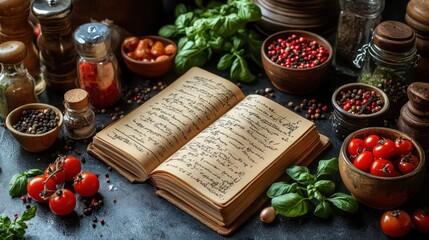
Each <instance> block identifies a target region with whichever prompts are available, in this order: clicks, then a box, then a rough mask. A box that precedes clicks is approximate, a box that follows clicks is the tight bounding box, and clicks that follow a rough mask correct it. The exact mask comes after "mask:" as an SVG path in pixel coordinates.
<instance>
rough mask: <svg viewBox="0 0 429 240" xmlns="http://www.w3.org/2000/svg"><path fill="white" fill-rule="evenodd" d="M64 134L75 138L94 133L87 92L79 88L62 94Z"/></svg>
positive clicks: (79, 138)
mask: <svg viewBox="0 0 429 240" xmlns="http://www.w3.org/2000/svg"><path fill="white" fill-rule="evenodd" d="M64 107H65V109H66V111H65V113H64V134H65V135H66V136H67V137H69V138H71V139H75V140H81V139H86V138H89V137H91V136H92V135H93V134H94V133H95V129H96V128H95V114H94V111H92V109H91V105H90V104H89V97H88V93H87V92H86V91H85V90H83V89H80V88H76V89H72V90H69V91H67V92H66V93H65V94H64Z"/></svg>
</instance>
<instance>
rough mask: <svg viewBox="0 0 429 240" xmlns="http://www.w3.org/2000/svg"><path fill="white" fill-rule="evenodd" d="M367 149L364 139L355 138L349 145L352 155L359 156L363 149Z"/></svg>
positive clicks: (348, 148)
mask: <svg viewBox="0 0 429 240" xmlns="http://www.w3.org/2000/svg"><path fill="white" fill-rule="evenodd" d="M364 149H365V142H364V141H363V140H362V139H359V138H354V139H352V140H351V141H350V142H349V144H348V145H347V151H348V152H349V154H350V156H357V155H358V154H359V153H360V152H361V151H363V150H364Z"/></svg>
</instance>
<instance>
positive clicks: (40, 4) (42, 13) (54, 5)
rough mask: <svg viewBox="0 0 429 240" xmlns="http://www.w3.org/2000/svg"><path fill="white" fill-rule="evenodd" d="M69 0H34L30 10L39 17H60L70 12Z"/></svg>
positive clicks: (70, 3) (70, 2) (70, 4)
mask: <svg viewBox="0 0 429 240" xmlns="http://www.w3.org/2000/svg"><path fill="white" fill-rule="evenodd" d="M72 9H73V7H72V1H71V0H34V1H33V4H32V6H31V10H32V12H33V14H34V16H36V17H37V18H39V19H61V18H64V17H67V16H68V15H70V13H71V12H72Z"/></svg>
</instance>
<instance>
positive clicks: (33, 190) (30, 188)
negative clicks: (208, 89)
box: [27, 175, 57, 202]
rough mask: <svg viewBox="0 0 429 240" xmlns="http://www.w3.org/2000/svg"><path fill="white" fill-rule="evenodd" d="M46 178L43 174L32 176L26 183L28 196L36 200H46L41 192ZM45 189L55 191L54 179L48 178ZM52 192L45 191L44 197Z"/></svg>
mask: <svg viewBox="0 0 429 240" xmlns="http://www.w3.org/2000/svg"><path fill="white" fill-rule="evenodd" d="M47 179H48V177H46V176H44V175H40V176H36V177H33V178H32V179H31V180H30V182H28V184H27V194H28V196H29V197H30V198H31V199H33V200H34V201H36V202H48V199H43V198H42V196H41V194H42V192H43V190H44V182H45V181H46V180H47ZM46 189H47V190H48V191H52V192H53V191H55V189H57V187H56V185H55V181H54V180H53V179H52V178H50V179H49V180H48V181H47V182H46ZM51 194H52V193H51V192H46V194H45V197H49V196H50V195H51Z"/></svg>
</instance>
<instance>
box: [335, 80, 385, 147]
mask: <svg viewBox="0 0 429 240" xmlns="http://www.w3.org/2000/svg"><path fill="white" fill-rule="evenodd" d="M331 103H332V106H333V108H334V111H333V112H332V115H331V124H332V129H333V131H334V133H335V134H336V135H337V137H338V138H339V139H344V138H346V137H347V136H348V135H349V134H350V133H352V132H354V131H356V130H359V129H361V128H365V127H382V126H384V116H385V115H386V113H387V111H388V110H389V107H390V102H389V98H388V96H387V95H386V93H385V92H384V91H383V90H381V89H379V88H377V87H374V86H372V85H369V84H365V83H349V84H345V85H342V86H340V87H339V88H337V89H336V90H335V92H334V93H333V94H332V98H331Z"/></svg>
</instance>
